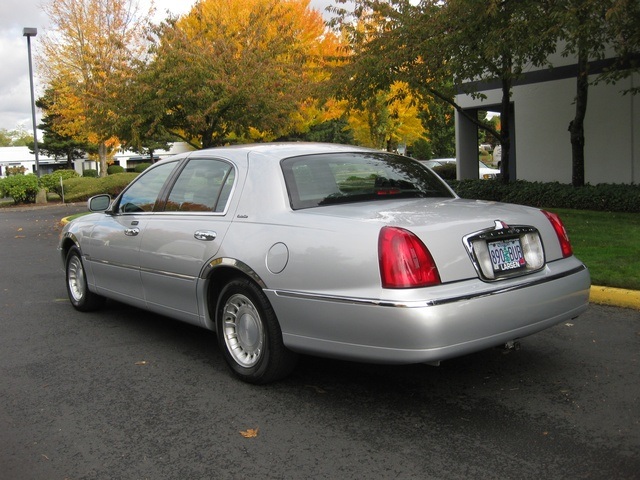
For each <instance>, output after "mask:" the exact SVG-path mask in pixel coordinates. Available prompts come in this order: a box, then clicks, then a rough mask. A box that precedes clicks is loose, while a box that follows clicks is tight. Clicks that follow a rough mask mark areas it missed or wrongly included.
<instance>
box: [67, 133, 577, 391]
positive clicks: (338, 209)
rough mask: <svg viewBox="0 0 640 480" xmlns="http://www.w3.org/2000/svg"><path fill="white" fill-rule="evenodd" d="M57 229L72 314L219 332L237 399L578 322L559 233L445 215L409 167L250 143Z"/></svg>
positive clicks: (445, 207) (541, 224) (532, 219)
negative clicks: (255, 390) (107, 314)
mask: <svg viewBox="0 0 640 480" xmlns="http://www.w3.org/2000/svg"><path fill="white" fill-rule="evenodd" d="M89 208H90V209H91V210H94V211H97V212H96V213H93V214H90V215H86V216H83V217H80V218H78V219H76V220H74V221H72V222H70V223H69V224H68V225H66V226H65V228H64V229H63V231H62V233H61V238H60V243H59V250H60V254H61V257H62V260H63V263H64V268H65V275H66V286H67V290H68V293H69V299H70V301H71V304H72V305H73V306H74V307H75V308H76V309H78V310H81V311H88V310H95V309H97V308H99V307H101V306H102V305H103V304H104V302H105V299H106V298H110V299H114V300H118V301H121V302H124V303H127V304H129V305H132V306H135V307H139V308H145V309H148V310H150V311H153V312H156V313H158V314H162V315H166V316H169V317H172V318H175V319H178V320H182V321H185V322H188V323H191V324H194V325H198V326H201V327H203V328H207V329H209V330H213V331H215V332H216V333H217V338H218V344H219V347H220V349H221V351H222V354H223V357H224V359H225V361H226V362H227V364H228V365H229V367H230V368H231V370H232V371H233V372H234V373H235V374H236V375H237V376H238V377H240V378H241V379H243V380H245V381H247V382H251V383H266V382H270V381H274V380H277V379H279V378H282V377H284V376H286V375H287V374H288V373H289V372H290V371H291V370H292V369H293V368H294V367H295V364H296V358H297V355H298V354H301V353H302V354H311V355H319V356H326V357H333V358H339V359H347V360H355V361H364V362H375V363H390V364H409V363H431V364H438V363H439V362H440V361H442V360H446V359H448V358H452V357H456V356H460V355H464V354H467V353H470V352H474V351H477V350H481V349H485V348H490V347H493V346H496V345H500V344H506V343H510V342H513V341H514V340H516V339H519V338H521V337H525V336H527V335H530V334H532V333H535V332H537V331H540V330H542V329H544V328H547V327H550V326H552V325H554V324H556V323H559V322H562V321H566V320H569V319H572V318H574V317H576V316H577V315H579V314H580V313H581V312H582V311H584V309H585V308H586V306H587V302H588V295H589V273H588V271H587V269H586V268H585V266H584V265H583V264H582V263H581V262H580V261H579V260H577V259H576V258H575V257H574V256H573V254H572V249H571V244H570V242H569V239H568V237H567V234H566V232H565V230H564V227H563V226H562V223H561V221H560V220H559V218H558V217H557V216H556V215H554V214H552V213H548V212H543V211H540V210H537V209H533V208H527V207H523V206H517V205H505V204H499V203H491V202H480V201H473V200H464V199H460V198H458V197H457V196H456V195H455V193H453V191H452V190H451V189H450V188H449V187H448V186H447V185H446V183H445V182H444V181H442V179H440V178H439V177H438V176H437V175H435V174H434V173H433V172H432V171H431V170H430V169H428V168H426V167H425V166H423V165H421V164H420V163H419V162H416V161H414V160H412V159H410V158H407V157H403V156H399V155H394V154H390V153H386V152H379V151H375V150H369V149H364V148H358V147H352V146H339V145H329V144H306V143H288V144H287V143H285V144H260V145H245V146H237V147H226V148H218V149H210V150H201V151H197V152H192V153H186V154H181V155H178V156H175V157H171V158H168V159H166V160H163V161H161V162H158V163H156V164H155V165H153V166H152V167H150V168H148V169H147V170H146V171H145V172H144V173H142V174H141V175H140V176H139V177H137V178H136V179H135V180H134V181H133V182H132V183H131V184H130V185H129V186H128V187H127V188H126V189H125V190H124V191H123V192H122V193H121V194H120V195H119V196H118V197H117V198H116V199H115V200H114V201H113V202H111V199H110V198H109V197H108V196H106V195H100V196H97V197H94V198H92V199H90V200H89Z"/></svg>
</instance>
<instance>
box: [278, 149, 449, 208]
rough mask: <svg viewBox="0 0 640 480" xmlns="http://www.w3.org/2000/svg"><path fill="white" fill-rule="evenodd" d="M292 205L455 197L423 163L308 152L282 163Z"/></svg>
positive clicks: (394, 157) (385, 155) (361, 154)
mask: <svg viewBox="0 0 640 480" xmlns="http://www.w3.org/2000/svg"><path fill="white" fill-rule="evenodd" d="M282 170H283V173H284V178H285V182H286V184H287V190H288V193H289V200H290V202H291V208H293V209H294V210H299V209H302V208H311V207H319V206H324V205H334V204H340V203H353V202H368V201H379V200H389V199H393V198H428V197H447V198H451V197H453V195H452V194H451V192H450V190H449V189H448V188H447V187H446V186H445V185H444V184H443V183H442V181H441V180H440V179H439V178H438V177H437V176H436V175H435V174H434V173H433V172H431V171H430V170H429V169H427V168H426V167H424V166H423V165H421V164H420V163H419V162H416V161H415V160H412V159H410V158H407V157H402V156H399V155H393V154H388V153H382V152H381V153H376V152H372V153H369V152H352V153H332V154H321V155H307V156H301V157H292V158H287V159H285V160H283V161H282Z"/></svg>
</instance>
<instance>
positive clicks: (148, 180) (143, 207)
mask: <svg viewBox="0 0 640 480" xmlns="http://www.w3.org/2000/svg"><path fill="white" fill-rule="evenodd" d="M177 166H178V162H177V161H175V162H169V163H165V164H161V165H158V166H156V167H154V168H150V169H149V170H147V171H146V172H144V173H143V174H142V175H140V176H139V177H138V178H137V179H136V181H134V182H133V183H132V184H131V185H130V186H129V187H128V188H127V189H126V190H125V191H124V192H123V194H122V196H121V197H120V198H119V199H118V203H117V205H114V208H113V210H112V211H111V212H108V213H105V215H104V216H103V218H102V219H101V220H100V221H99V222H97V223H96V225H95V226H94V228H93V230H92V231H91V236H90V241H89V242H88V247H87V248H86V251H85V253H86V255H87V258H88V260H89V262H90V264H91V268H92V271H93V274H94V277H95V281H96V288H97V291H98V293H101V294H104V295H106V296H109V297H112V298H118V299H121V300H123V301H126V302H127V303H132V304H134V305H140V306H144V304H145V300H144V291H143V289H142V281H141V278H140V259H139V249H140V241H141V239H142V232H143V231H144V229H145V227H146V225H147V223H148V220H149V218H150V217H151V216H152V215H153V209H154V205H155V204H156V201H157V199H158V197H159V195H160V193H161V191H162V189H163V187H164V185H165V183H166V182H167V179H168V178H169V177H170V176H171V174H172V173H173V172H174V170H175V169H176V167H177Z"/></svg>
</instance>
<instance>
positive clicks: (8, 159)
mask: <svg viewBox="0 0 640 480" xmlns="http://www.w3.org/2000/svg"><path fill="white" fill-rule="evenodd" d="M189 150H192V148H191V147H190V146H189V145H188V144H186V143H184V142H176V143H173V144H172V145H171V148H170V149H169V150H158V151H156V152H154V157H155V158H165V157H168V156H171V155H176V154H178V153H182V152H186V151H189ZM114 162H115V164H117V165H120V166H121V167H123V168H125V169H128V168H134V167H135V166H136V165H137V164H139V163H144V162H149V157H148V156H147V157H145V156H141V155H139V154H137V153H133V152H129V151H124V152H120V151H119V152H118V153H116V155H115V156H114ZM73 163H74V169H75V171H76V172H78V174H80V175H82V172H84V171H85V170H99V169H100V163H99V162H96V161H93V160H89V159H88V158H84V159H79V160H74V162H73ZM38 164H39V166H40V175H46V174H47V173H52V172H53V171H55V170H58V169H60V168H66V166H67V159H66V158H58V159H55V158H52V157H47V156H43V155H42V154H41V153H40V154H39V155H38ZM20 166H22V167H24V168H25V174H29V173H34V174H35V173H36V158H35V155H34V154H33V153H31V152H30V151H29V148H28V147H0V178H1V177H6V176H7V168H8V167H20Z"/></svg>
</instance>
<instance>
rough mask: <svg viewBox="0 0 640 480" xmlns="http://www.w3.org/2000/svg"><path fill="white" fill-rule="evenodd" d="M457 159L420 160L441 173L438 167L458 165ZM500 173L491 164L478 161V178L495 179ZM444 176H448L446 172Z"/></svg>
mask: <svg viewBox="0 0 640 480" xmlns="http://www.w3.org/2000/svg"><path fill="white" fill-rule="evenodd" d="M456 161H457V160H456V159H455V158H434V159H432V160H420V162H421V163H423V164H424V165H426V166H427V167H429V168H435V169H436V173H440V172H438V167H442V166H444V165H457V163H456ZM498 175H500V170H497V169H495V168H491V167H490V166H488V165H485V164H484V163H482V162H480V161H479V162H478V178H480V179H481V180H494V179H496V178H498ZM443 178H448V177H447V176H446V174H445V175H443ZM454 178H455V177H454Z"/></svg>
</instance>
